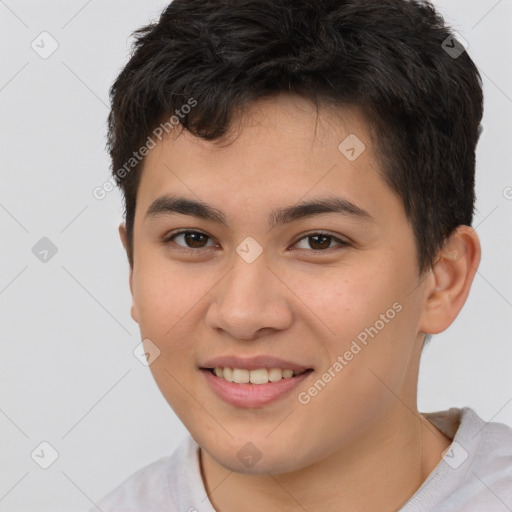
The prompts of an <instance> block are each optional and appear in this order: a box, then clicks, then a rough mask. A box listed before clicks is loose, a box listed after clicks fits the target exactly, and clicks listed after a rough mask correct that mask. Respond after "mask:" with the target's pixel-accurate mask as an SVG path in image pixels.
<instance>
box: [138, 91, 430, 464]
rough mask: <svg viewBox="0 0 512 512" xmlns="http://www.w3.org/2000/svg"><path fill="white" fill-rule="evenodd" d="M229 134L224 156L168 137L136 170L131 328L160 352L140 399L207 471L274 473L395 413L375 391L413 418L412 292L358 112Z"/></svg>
mask: <svg viewBox="0 0 512 512" xmlns="http://www.w3.org/2000/svg"><path fill="white" fill-rule="evenodd" d="M238 121H239V123H238V124H237V127H238V128H239V129H238V131H237V132H236V134H233V136H232V137H231V138H230V139H229V140H227V141H224V142H223V143H219V142H207V141H204V140H201V139H199V138H196V137H194V136H192V135H190V134H189V133H188V132H185V131H183V132H182V133H180V134H178V135H175V136H173V137H172V138H171V137H169V138H168V139H166V140H163V141H162V142H160V143H158V144H157V146H156V147H155V148H154V149H152V150H151V151H150V153H149V154H148V156H147V157H146V160H145V164H144V169H143V172H142V176H141V180H140V185H139V189H138V195H137V207H136V214H135V224H134V267H133V269H132V273H131V277H130V284H131V290H132V295H133V308H132V316H133V318H134V320H135V321H136V322H138V323H139V326H140V330H141V335H142V339H146V340H151V341H150V342H148V341H146V342H145V344H146V346H147V348H148V352H150V353H151V352H153V353H154V354H158V351H159V355H158V357H156V358H155V359H154V361H153V362H152V363H151V365H150V369H151V371H152V374H153V376H154V378H155V380H156V383H157V384H158V386H159V388H160V390H161V392H162V393H163V395H164V397H165V398H166V400H167V401H168V403H169V404H170V406H171V407H172V408H173V410H174V411H175V412H176V414H177V415H178V417H179V418H180V419H181V421H182V422H183V423H184V425H185V426H186V428H187V429H188V430H189V431H190V433H191V434H192V436H193V438H194V439H195V440H196V441H197V442H198V444H199V445H200V446H201V447H202V448H203V450H205V451H206V452H207V453H208V454H209V456H211V457H212V458H213V459H214V460H215V461H217V462H218V463H220V464H221V465H222V466H224V467H226V468H228V469H230V470H234V471H239V472H245V473H264V472H266V471H269V472H289V471H294V470H299V469H300V468H304V467H306V466H308V465H311V464H314V463H315V462H318V461H320V460H321V459H323V458H325V457H328V456H330V455H333V454H335V453H339V452H340V451H345V452H347V451H349V450H350V447H351V445H352V444H353V443H354V441H355V440H356V439H361V437H362V436H364V433H368V432H371V431H373V432H375V429H376V428H378V427H377V426H378V425H381V424H383V421H384V420H385V418H386V417H388V418H389V417H391V416H392V415H393V414H394V413H395V412H396V411H397V408H402V409H404V407H403V404H402V403H401V402H400V401H398V400H397V399H396V397H395V395H394V394H393V393H390V391H389V388H391V389H393V390H395V392H399V393H400V396H401V397H402V399H403V400H406V401H408V402H410V404H411V407H414V408H415V391H416V378H417V365H418V359H419V354H420V347H421V341H422V339H423V334H422V333H421V325H420V324H421V315H422V308H423V304H424V300H425V291H424V289H423V287H422V284H421V280H420V277H419V276H418V267H417V258H416V247H415V241H414V237H413V232H412V228H411V225H410V223H409V221H408V219H407V218H406V216H405V212H404V209H403V206H402V203H401V200H400V199H399V198H398V196H396V195H395V193H394V192H393V191H392V190H391V189H390V188H389V187H388V186H387V185H386V183H385V182H384V181H383V179H382V177H381V176H380V174H379V162H378V159H377V156H376V152H375V144H374V140H373V139H372V135H371V132H370V130H369V128H368V126H367V124H366V123H365V122H364V119H363V118H362V116H361V115H360V114H359V113H358V112H357V111H356V110H348V109H347V110H344V111H343V112H341V113H340V112H337V113H336V114H335V113H333V112H332V111H330V110H329V109H327V108H326V107H322V108H320V110H319V112H318V113H317V111H316V108H315V107H314V106H313V105H311V104H310V103H308V102H306V101H304V100H302V99H299V98H296V97H293V96H278V97H275V98H273V99H266V100H261V101H258V102H257V103H254V104H253V105H252V106H251V107H250V108H249V109H248V110H247V111H246V112H245V114H244V116H243V117H240V118H239V119H238ZM354 135H355V136H356V137H357V139H359V142H358V141H357V139H355V138H354ZM349 136H350V138H349V139H347V137H349ZM345 139H347V140H346V141H345ZM343 141H345V142H343ZM361 142H362V143H363V144H364V150H362V149H363V146H362V145H361ZM340 143H343V144H342V146H341V149H339V146H340ZM361 150H362V151H361ZM171 198H173V199H175V200H176V199H184V200H187V201H188V202H186V201H181V202H176V201H174V202H172V201H171V200H170V199H171ZM191 202H200V203H202V204H203V206H204V205H208V208H207V209H205V208H199V207H198V206H197V205H196V206H195V207H191V206H193V205H192V203H191ZM313 202H321V204H320V206H318V205H317V206H316V207H311V205H310V207H308V206H304V207H301V208H298V207H299V206H300V205H303V203H313ZM208 213H209V215H208ZM214 367H218V368H236V370H234V371H233V372H230V370H229V369H228V370H222V376H216V375H214V374H213V373H212V371H211V370H209V369H212V368H214ZM273 368H274V369H273ZM275 368H279V369H281V370H291V371H292V372H293V373H294V374H296V375H295V376H292V377H290V376H289V375H290V373H292V372H290V371H284V372H280V371H279V370H276V369H275ZM265 369H266V370H267V372H265ZM269 369H270V372H269V371H268V370H269ZM272 369H273V370H272ZM251 370H258V371H251ZM304 370H305V371H304ZM217 372H218V373H219V375H221V371H219V370H217ZM232 374H233V375H232ZM233 378H234V379H235V381H239V382H229V380H232V379H233ZM268 378H270V379H271V381H270V382H267V380H268ZM226 379H227V380H226ZM247 379H249V380H253V381H255V382H254V383H251V382H249V383H244V381H247ZM260 379H261V380H260ZM274 379H278V380H274ZM257 382H267V383H263V384H259V383H257ZM247 443H252V445H248V444H247ZM251 457H253V458H254V457H255V458H256V459H258V458H260V459H259V460H258V462H257V463H256V464H253V463H251V462H250V460H251ZM254 460H255V459H254Z"/></svg>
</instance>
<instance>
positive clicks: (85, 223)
mask: <svg viewBox="0 0 512 512" xmlns="http://www.w3.org/2000/svg"><path fill="white" fill-rule="evenodd" d="M166 3H167V2H165V1H157V0H151V1H148V0H146V1H142V0H138V1H135V0H131V1H126V0H123V1H121V0H108V1H102V2H100V1H99V0H89V1H83V0H73V1H66V2H65V1H63V0H62V1H57V0H54V1H46V2H36V1H34V0H32V1H28V0H6V1H0V20H1V30H0V38H1V39H0V51H1V58H2V66H1V69H0V120H1V146H0V161H1V195H0V223H1V233H2V259H1V262H2V268H1V274H0V315H1V326H2V328H1V330H0V333H1V334H0V336H1V338H0V341H1V358H0V365H1V366H0V379H1V381H0V429H1V433H2V434H1V436H0V443H1V457H0V464H1V472H0V511H4V512H5V511H17V512H24V511H31V512H34V511H35V510H37V511H41V512H43V511H52V512H54V511H55V510H67V511H70V512H72V511H80V510H85V509H87V508H88V507H90V506H92V503H91V502H92V501H97V500H98V499H99V498H100V497H101V496H103V495H104V494H105V493H107V492H108V491H110V490H111V489H112V488H113V487H114V486H115V485H117V484H118V483H119V482H121V481H122V480H124V479H125V478H126V477H128V476H129V475H130V474H132V473H133V472H134V471H135V470H137V469H138V468H140V467H142V466H144V465H146V464H148V463H150V462H151V461H153V460H155V459H157V458H159V457H161V456H163V455H167V454H170V453H172V451H173V450H174V448H175V447H176V445H177V444H178V442H179V441H180V439H181V438H182V437H183V436H184V435H185V433H186V431H185V429H184V427H183V426H182V425H181V423H180V422H179V420H178V419H177V418H176V417H175V415H174V413H173V412H172V411H171V410H170V408H169V407H168V406H167V404H166V402H165V401H164V399H163V398H162V396H161V395H160V392H159V390H158V388H157V387H156V385H155V384H154V382H153V380H152V377H151V375H150V372H149V369H148V368H146V367H144V366H143V365H142V364H141V363H140V362H139V361H138V360H137V359H136V358H135V357H134V355H133V353H132V351H133V349H134V348H135V346H136V345H137V344H138V343H139V342H140V339H139V331H138V326H137V325H136V324H135V323H134V322H133V321H132V319H131V317H130V304H131V301H130V295H129V288H128V264H127V261H126V258H125V254H124V252H123V250H122V246H121V243H120V241H119V239H118V234H117V226H118V224H119V222H120V221H121V218H122V207H121V197H120V195H119V193H118V192H117V191H114V192H111V193H110V194H109V195H108V196H107V198H106V199H104V200H103V201H98V200H96V199H94V198H93V196H92V189H93V188H94V187H95V186H97V185H101V184H102V183H103V182H104V181H105V180H106V179H108V177H109V164H110V162H109V159H108V157H107V154H106V152H105V151H104V145H105V134H106V124H105V123H106V116H107V113H108V107H107V105H108V88H109V86H110V84H111V83H112V81H113V80H114V78H115V76H116V75H117V74H118V72H119V71H120V69H121V67H122V66H123V65H124V64H125V63H126V61H127V57H128V51H129V46H130V42H131V39H130V38H129V35H130V33H131V31H132V30H134V29H136V28H138V27H139V26H141V25H143V24H146V23H147V22H148V21H150V20H152V19H156V18H157V16H158V14H159V12H160V10H161V9H162V8H163V7H164V6H165V5H166ZM435 3H436V4H437V5H438V6H439V8H440V10H441V12H442V13H443V14H444V15H445V16H446V18H447V20H448V21H449V22H450V23H452V24H453V25H454V27H455V28H456V29H457V30H458V31H459V32H460V34H462V36H463V37H464V39H466V40H467V41H468V43H469V52H470V54H471V56H472V58H473V59H474V61H475V62H476V64H477V66H478V67H479V69H480V71H481V74H482V77H483V81H484V93H485V116H484V120H483V125H484V127H485V130H484V133H483V135H482V137H481V141H480V143H479V148H478V167H477V195H478V203H477V208H478V212H477V215H476V219H475V223H474V225H475V226H476V229H477V232H478V234H479V235H480V238H481V242H482V247H483V257H482V263H481V265H480V268H479V271H478V274H477V275H476V278H475V281H474V284H473V289H472V292H471V295H470V297H469V299H468V301H467V303H466V305H465V307H464V309H463V311H462V313H461V314H460V315H459V317H458V318H457V320H456V321H455V323H454V324H453V325H452V326H451V327H450V328H449V329H448V330H447V331H445V332H444V333H442V334H440V335H438V336H435V337H434V338H433V340H432V342H431V344H430V346H429V347H428V348H427V350H426V352H425V353H424V355H423V360H422V368H421V375H420V386H419V406H420V410H422V411H432V410H440V409H445V408H448V407H451V406H470V407H473V408H474V409H475V410H476V411H477V412H478V413H479V414H480V415H481V416H482V417H483V418H484V419H485V420H487V421H490V420H493V421H501V422H504V423H507V424H509V425H512V382H511V380H512V379H511V373H510V367H511V364H510V363H511V360H512V343H511V335H510V332H511V330H512V272H511V262H512V241H511V237H512V234H511V233H512V230H511V219H512V200H511V199H510V198H512V188H508V189H507V187H512V175H511V172H510V169H511V163H512V154H511V145H512V143H511V141H512V130H511V128H510V121H511V119H512V99H511V98H512V73H511V67H510V54H511V53H512V42H511V39H510V35H509V34H510V27H511V22H512V1H511V0H501V1H494V0H493V1H480V0H479V1H475V0H473V1H468V0H451V1H448V0H443V1H439V2H435ZM43 31H47V32H49V33H50V34H51V36H52V37H53V38H54V39H55V40H56V41H57V42H58V44H59V47H58V49H57V50H56V51H55V53H53V54H52V55H51V56H50V57H48V58H47V59H43V58H41V57H40V56H39V55H38V54H37V53H36V52H35V51H34V50H33V49H32V48H31V42H32V41H33V40H34V39H35V40H36V43H37V44H39V46H40V47H41V46H42V43H41V42H40V38H39V39H38V36H39V34H40V33H41V32H43ZM38 41H39V43H38ZM49 48H50V41H49V40H48V39H47V40H46V41H45V49H46V51H47V50H48V49H49ZM41 51H42V49H41ZM507 191H508V194H507ZM507 195H508V198H509V199H507V197H506V196H507ZM44 236H46V237H48V238H49V239H50V240H51V241H52V242H53V243H54V244H55V245H56V246H57V248H58V252H57V254H56V255H55V256H54V257H53V258H51V259H50V260H49V261H48V262H47V263H43V262H41V261H39V259H37V258H36V257H35V256H34V254H33V253H32V247H33V246H34V245H35V244H36V243H37V242H38V241H39V240H40V239H41V238H42V237H44ZM42 441H47V442H49V443H50V444H51V445H52V446H53V447H54V448H55V449H56V450H57V451H58V453H59V457H58V459H57V460H56V461H55V463H54V464H53V465H52V466H51V467H49V468H48V469H46V470H44V469H41V468H40V467H39V466H38V465H37V464H36V462H34V460H33V459H32V458H31V455H30V454H31V452H32V451H33V450H34V449H35V448H36V447H38V446H39V445H40V443H41V442H42ZM36 453H39V454H41V452H40V451H39V452H36ZM43 453H44V450H43ZM44 456H48V450H46V454H45V455H44ZM43 458H44V457H43V456H41V457H40V460H42V459H43Z"/></svg>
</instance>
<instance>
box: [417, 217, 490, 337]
mask: <svg viewBox="0 0 512 512" xmlns="http://www.w3.org/2000/svg"><path fill="white" fill-rule="evenodd" d="M480 257H481V249H480V240H479V238H478V235H477V234H476V231H475V230H474V229H473V228H471V227H470V226H464V225H461V226H458V227H457V228H456V230H455V231H454V232H453V233H452V235H451V236H450V237H449V238H448V239H447V240H446V242H445V244H444V246H443V248H442V249H441V250H440V251H439V253H438V255H437V259H436V263H435V264H434V266H433V269H432V271H431V273H430V275H429V277H428V278H427V280H426V281H427V284H426V288H425V290H426V294H427V295H426V298H425V305H424V309H423V314H422V317H421V320H420V330H421V331H422V332H424V333H427V334H438V333H440V332H442V331H444V330H445V329H447V328H448V327H449V326H450V325H451V324H452V322H453V321H454V320H455V318H456V317H457V315H458V314H459V312H460V310H461V309H462V306H464V303H465V302H466V299H467V297H468V295H469V290H470V288H471V284H472V283H473V279H474V277H475V274H476V271H477V269H478V265H479V264H480Z"/></svg>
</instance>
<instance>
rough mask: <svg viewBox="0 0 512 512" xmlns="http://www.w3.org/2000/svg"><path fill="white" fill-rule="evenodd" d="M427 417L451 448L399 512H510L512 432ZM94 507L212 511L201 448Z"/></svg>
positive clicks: (146, 471) (444, 415) (469, 415)
mask: <svg viewBox="0 0 512 512" xmlns="http://www.w3.org/2000/svg"><path fill="white" fill-rule="evenodd" d="M425 416H426V417H427V418H428V419H429V421H430V422H431V423H433V424H434V425H435V426H436V427H437V428H438V429H439V430H441V432H443V433H444V434H445V435H446V436H447V437H448V438H450V439H452V444H451V445H450V447H449V448H448V450H447V451H446V452H445V455H444V457H443V459H442V460H441V461H440V462H439V464H438V465H437V466H436V468H435V469H434V470H433V471H432V473H431V474H430V475H429V477H428V478H427V479H426V480H425V482H423V485H422V486H421V487H420V488H419V489H418V490H417V491H416V493H415V494H414V495H413V496H412V497H411V498H410V500H409V501H408V502H407V503H406V504H405V505H404V506H403V507H402V508H401V509H400V510H399V511H398V512H507V510H508V511H512V429H511V428H510V427H508V426H506V425H503V424H501V423H494V422H493V423H486V422H484V421H483V420H482V419H481V418H480V417H478V416H477V414H476V413H475V412H474V411H473V410H472V409H470V408H468V407H465V408H463V409H457V408H452V409H450V410H448V411H441V412H435V413H427V414H425ZM98 507H99V509H101V510H102V512H216V511H215V509H214V508H213V506H212V504H211V502H210V500H209V499H208V497H207V495H206V490H205V487H204V484H203V480H202V478H201V472H200V463H199V446H198V445H197V443H196V442H195V441H194V440H193V439H192V437H191V436H190V435H187V436H186V437H185V438H184V439H183V441H182V442H181V444H180V445H179V446H178V448H177V449H176V451H175V452H174V453H173V454H172V455H171V456H168V457H163V458H161V459H159V460H157V461H155V462H153V463H151V464H149V465H148V466H146V467H144V468H142V469H140V470H138V471H137V472H136V473H134V474H133V475H132V476H131V477H129V478H128V479H127V480H125V481H124V482H123V483H122V484H120V485H119V486H118V487H117V488H116V489H114V490H113V491H112V492H111V493H110V494H108V495H107V496H106V497H104V498H103V499H102V500H101V501H100V502H99V503H98ZM97 510H98V508H95V507H93V508H92V509H90V511H89V512H97Z"/></svg>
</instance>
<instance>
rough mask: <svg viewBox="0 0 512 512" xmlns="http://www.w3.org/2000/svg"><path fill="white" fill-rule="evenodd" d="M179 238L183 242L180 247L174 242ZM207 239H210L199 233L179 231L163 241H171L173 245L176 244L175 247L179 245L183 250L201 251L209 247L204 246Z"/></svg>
mask: <svg viewBox="0 0 512 512" xmlns="http://www.w3.org/2000/svg"><path fill="white" fill-rule="evenodd" d="M180 237H181V238H182V240H183V241H184V245H182V244H181V243H177V242H176V241H175V240H177V239H178V238H180ZM209 238H210V237H209V236H208V235H205V234H204V233H201V232H199V231H180V232H178V233H174V234H173V235H172V236H170V237H168V238H167V239H166V240H165V241H166V242H171V241H173V242H174V243H176V245H179V246H180V247H183V248H184V249H202V248H203V247H211V246H207V245H206V244H205V243H206V242H207V240H208V239H209Z"/></svg>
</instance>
